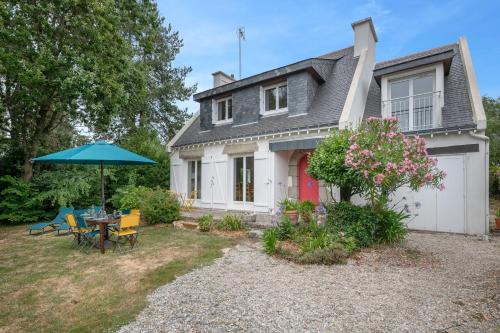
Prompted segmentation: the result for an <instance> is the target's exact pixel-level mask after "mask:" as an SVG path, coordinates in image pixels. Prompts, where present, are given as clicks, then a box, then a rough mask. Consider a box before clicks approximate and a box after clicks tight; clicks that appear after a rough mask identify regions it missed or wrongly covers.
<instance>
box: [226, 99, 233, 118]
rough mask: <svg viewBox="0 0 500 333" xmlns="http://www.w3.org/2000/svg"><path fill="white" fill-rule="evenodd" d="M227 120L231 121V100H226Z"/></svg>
mask: <svg viewBox="0 0 500 333" xmlns="http://www.w3.org/2000/svg"><path fill="white" fill-rule="evenodd" d="M227 119H233V99H232V98H230V99H228V100H227Z"/></svg>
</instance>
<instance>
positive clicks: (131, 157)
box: [33, 141, 156, 207]
mask: <svg viewBox="0 0 500 333" xmlns="http://www.w3.org/2000/svg"><path fill="white" fill-rule="evenodd" d="M33 161H35V162H40V163H58V164H93V165H100V167H101V200H102V206H103V207H104V204H105V201H104V175H103V169H104V166H105V165H141V164H155V163H156V162H155V161H153V160H150V159H149V158H146V157H144V156H141V155H138V154H136V153H133V152H131V151H128V150H126V149H123V148H120V147H118V146H115V145H113V144H110V143H107V142H106V141H96V142H95V143H91V144H86V145H83V146H79V147H75V148H70V149H66V150H63V151H60V152H57V153H53V154H49V155H45V156H41V157H36V158H34V159H33Z"/></svg>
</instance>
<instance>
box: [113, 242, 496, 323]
mask: <svg viewBox="0 0 500 333" xmlns="http://www.w3.org/2000/svg"><path fill="white" fill-rule="evenodd" d="M499 285H500V239H499V238H498V237H497V238H496V239H492V240H491V241H489V242H488V241H482V240H479V239H478V238H477V237H468V236H461V235H449V234H424V233H411V234H410V235H409V236H408V241H407V243H406V244H405V245H404V246H402V247H398V248H390V249H385V250H375V251H367V252H364V253H362V254H360V255H359V256H358V258H357V259H356V260H352V261H351V262H350V263H349V264H347V265H337V266H299V265H295V264H291V263H288V262H285V261H283V260H278V259H274V258H270V257H268V256H266V255H265V254H263V253H262V251H261V250H260V249H259V245H258V244H256V243H248V244H241V245H238V246H236V247H235V248H233V249H231V250H229V251H228V252H226V254H225V255H224V256H223V257H222V258H220V259H218V260H217V261H216V262H215V263H214V264H212V265H210V266H207V267H203V268H201V269H198V270H195V271H193V272H191V273H189V274H186V275H184V276H181V277H179V278H177V279H176V280H175V281H173V282H172V283H169V284H167V285H165V286H162V287H160V288H159V289H157V290H156V291H155V292H154V293H152V294H151V295H150V296H149V298H148V299H149V302H150V304H149V306H148V307H147V308H146V309H145V310H144V311H142V313H141V314H140V315H139V316H138V317H137V319H136V321H134V322H132V323H130V324H129V325H127V326H124V327H122V328H121V329H120V332H234V331H241V332H391V331H397V332H498V331H500V306H499V299H500V298H499V296H500V286H499Z"/></svg>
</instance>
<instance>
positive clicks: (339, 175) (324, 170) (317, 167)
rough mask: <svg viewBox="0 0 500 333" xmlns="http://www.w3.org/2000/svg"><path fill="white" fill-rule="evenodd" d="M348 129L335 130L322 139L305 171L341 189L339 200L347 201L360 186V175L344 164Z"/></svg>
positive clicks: (347, 143) (347, 147) (350, 133)
mask: <svg viewBox="0 0 500 333" xmlns="http://www.w3.org/2000/svg"><path fill="white" fill-rule="evenodd" d="M351 135H352V131H350V130H342V131H335V132H333V133H332V135H331V136H329V137H328V138H326V139H325V140H323V141H322V142H321V143H320V144H319V145H318V147H317V148H316V150H315V151H314V153H313V154H312V155H311V156H310V158H309V167H308V169H307V173H309V174H310V175H311V176H312V177H314V178H316V179H320V180H323V181H324V182H325V183H326V184H328V185H330V186H337V187H339V188H340V189H341V200H345V201H349V199H350V197H351V195H354V194H358V193H360V191H361V187H362V181H363V179H362V177H360V175H359V173H358V172H356V171H355V170H352V169H351V168H349V167H347V166H346V164H345V155H346V153H347V150H348V149H349V137H350V136H351Z"/></svg>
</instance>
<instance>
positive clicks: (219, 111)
mask: <svg viewBox="0 0 500 333" xmlns="http://www.w3.org/2000/svg"><path fill="white" fill-rule="evenodd" d="M213 111H214V112H213V114H212V115H213V117H212V119H213V123H214V124H216V125H217V124H227V123H231V122H232V121H233V98H232V97H226V98H222V99H218V100H215V101H214V103H213Z"/></svg>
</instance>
